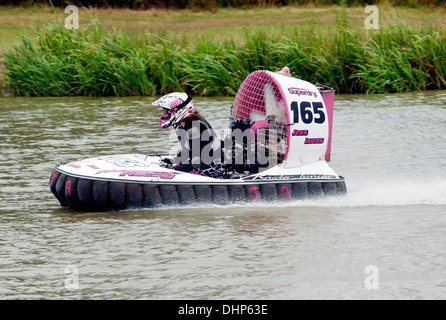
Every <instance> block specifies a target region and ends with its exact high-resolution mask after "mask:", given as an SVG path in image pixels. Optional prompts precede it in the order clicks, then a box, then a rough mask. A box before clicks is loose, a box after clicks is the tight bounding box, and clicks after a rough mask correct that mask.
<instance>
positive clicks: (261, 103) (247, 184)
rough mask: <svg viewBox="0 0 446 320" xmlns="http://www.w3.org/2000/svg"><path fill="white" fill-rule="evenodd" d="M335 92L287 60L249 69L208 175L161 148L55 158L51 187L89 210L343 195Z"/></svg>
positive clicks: (64, 201) (70, 203)
mask: <svg viewBox="0 0 446 320" xmlns="http://www.w3.org/2000/svg"><path fill="white" fill-rule="evenodd" d="M334 94H335V92H334V90H333V89H332V88H330V87H327V86H324V85H319V84H316V85H314V84H311V83H309V82H306V81H303V80H300V79H297V78H294V77H291V76H290V72H289V69H288V68H286V67H285V68H284V69H283V70H282V71H280V72H271V71H265V70H261V71H255V72H253V73H251V74H250V75H248V77H247V78H246V79H245V80H244V81H243V83H242V84H241V85H240V88H239V90H238V92H237V95H236V97H235V101H234V104H233V105H232V107H231V109H230V113H231V116H230V118H231V121H230V124H229V127H230V130H231V135H230V136H229V137H226V139H223V141H224V142H222V154H223V156H222V161H221V165H220V166H219V168H218V170H214V172H213V173H212V174H209V172H203V173H202V174H193V173H186V172H180V171H176V170H173V169H171V168H169V167H167V166H166V165H165V164H163V162H162V161H161V157H160V155H144V154H118V155H107V156H99V157H93V158H88V159H83V160H78V161H74V162H71V163H66V164H58V165H56V167H55V168H54V169H53V171H52V173H51V176H50V189H51V191H52V193H53V194H54V196H55V197H56V198H57V199H58V200H59V202H60V204H61V205H62V206H64V207H71V208H74V209H78V210H90V211H91V210H93V211H109V210H123V209H131V208H153V207H161V206H185V205H196V204H197V203H200V204H201V203H212V204H221V205H225V204H229V203H235V202H238V203H244V202H253V201H294V200H302V199H308V198H317V197H327V196H340V195H344V194H345V193H346V192H347V191H346V184H345V181H344V178H343V177H341V176H339V175H337V174H336V173H335V172H334V171H333V170H332V169H331V168H330V166H329V165H328V163H327V162H329V161H330V154H331V140H332V124H333V107H334ZM237 132H239V133H241V135H240V134H239V135H237V134H236V133H237ZM237 136H241V137H242V138H241V139H237ZM234 137H235V138H234Z"/></svg>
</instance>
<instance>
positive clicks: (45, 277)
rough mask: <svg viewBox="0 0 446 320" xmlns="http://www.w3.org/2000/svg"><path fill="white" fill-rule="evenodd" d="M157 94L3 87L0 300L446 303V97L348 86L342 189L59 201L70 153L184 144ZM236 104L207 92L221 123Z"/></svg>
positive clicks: (338, 148)
mask: <svg viewBox="0 0 446 320" xmlns="http://www.w3.org/2000/svg"><path fill="white" fill-rule="evenodd" d="M153 100H154V99H153V98H146V97H138V98H19V97H2V98H0V119H1V123H0V148H1V152H0V259H1V260H0V299H277V300H280V299H445V298H446V268H445V265H446V160H445V159H446V138H445V134H446V132H445V129H446V92H444V91H437V92H422V93H407V94H391V95H370V96H364V95H357V96H356V95H353V96H347V95H339V96H337V98H336V102H335V118H334V129H333V144H332V161H331V162H330V165H331V167H332V168H333V169H334V170H335V171H336V172H337V173H338V174H340V175H342V176H344V177H345V178H346V183H347V188H348V194H347V196H345V197H342V198H327V199H319V200H317V201H316V200H311V201H310V200H306V201H295V202H292V203H287V204H283V203H280V204H249V205H229V206H224V207H222V206H213V205H208V206H202V207H188V208H164V209H151V210H128V211H122V212H108V213H93V212H92V213H78V212H76V211H74V210H72V209H68V208H62V207H60V205H59V203H58V201H57V200H56V198H55V197H54V196H53V195H52V193H51V192H50V190H49V187H48V182H49V176H50V172H51V169H52V168H53V167H54V166H55V165H56V164H57V163H60V162H71V161H73V160H77V159H81V158H86V157H89V156H96V155H109V154H117V153H143V154H148V153H156V152H166V151H168V150H169V149H171V148H175V147H176V144H177V141H176V140H175V138H174V137H172V136H171V135H169V132H170V131H169V130H167V131H162V130H161V129H160V128H159V126H158V117H159V116H160V115H159V110H153V108H150V107H148V106H149V105H150V102H151V101H153ZM231 103H232V99H231V98H212V99H210V98H206V99H205V98H198V99H196V106H197V108H198V109H200V111H201V112H202V114H203V115H204V116H205V118H207V119H208V120H209V121H210V122H211V124H212V125H213V126H214V127H215V128H216V129H217V132H222V131H223V130H224V129H226V127H227V124H228V117H229V107H230V105H231ZM169 137H170V139H169Z"/></svg>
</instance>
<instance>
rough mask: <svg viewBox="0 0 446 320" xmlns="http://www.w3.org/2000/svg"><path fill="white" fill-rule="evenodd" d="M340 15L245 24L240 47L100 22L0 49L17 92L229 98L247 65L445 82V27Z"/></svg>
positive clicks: (323, 78)
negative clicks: (365, 22) (365, 27)
mask: <svg viewBox="0 0 446 320" xmlns="http://www.w3.org/2000/svg"><path fill="white" fill-rule="evenodd" d="M342 14H343V13H342V12H341V16H340V19H339V21H338V23H337V27H336V29H335V30H334V32H331V33H327V34H324V35H320V34H317V32H308V30H300V29H297V28H296V29H294V30H292V31H290V30H289V29H287V30H272V29H268V28H264V29H260V30H257V31H251V30H249V29H248V28H245V30H244V36H245V41H244V43H243V44H235V43H234V42H227V43H218V42H215V41H212V40H206V39H199V40H197V41H195V42H191V43H186V44H183V45H181V46H180V45H179V44H177V43H174V42H172V41H169V40H167V39H162V38H159V37H152V38H150V40H149V38H146V39H145V40H141V39H135V38H132V37H131V36H129V35H128V34H127V33H126V32H124V31H116V30H115V31H112V32H104V31H103V30H102V28H101V26H100V24H99V23H93V25H92V26H91V28H88V29H81V30H67V29H65V28H63V27H62V26H59V25H54V26H49V27H47V28H44V29H43V30H40V31H39V32H38V36H37V39H36V40H35V41H32V40H31V39H30V38H29V37H27V36H23V37H22V41H21V43H19V44H18V45H15V46H14V47H13V48H12V50H10V51H9V52H7V53H6V54H5V60H4V63H5V67H6V73H5V74H6V75H5V80H6V85H7V86H8V87H9V88H11V89H12V90H13V91H14V93H15V94H17V95H24V96H33V95H36V96H66V95H86V96H129V95H158V94H164V93H167V92H171V91H185V92H188V93H189V94H192V95H210V96H213V95H214V96H215V95H234V94H235V93H236V92H237V89H238V87H239V85H240V84H241V82H242V81H243V80H244V78H245V77H246V76H247V75H248V74H249V73H251V72H252V71H255V70H259V69H267V70H273V71H275V70H280V69H281V68H282V67H283V66H288V67H289V68H290V69H291V71H292V73H293V75H294V76H297V77H299V78H301V79H303V80H307V81H310V82H313V83H316V82H319V83H324V84H327V85H330V86H333V87H334V88H335V89H336V91H337V92H339V93H383V92H404V91H411V90H424V89H445V88H446V81H445V77H446V59H444V57H445V56H446V44H445V43H446V41H445V39H446V32H445V31H444V29H441V28H439V29H436V30H430V29H429V30H427V29H423V30H421V29H420V30H415V29H412V28H409V27H407V26H404V25H402V24H401V23H399V24H397V25H395V26H388V27H383V28H381V29H379V30H372V31H365V32H353V31H351V28H350V27H349V26H348V24H347V23H346V21H347V20H346V19H345V17H344V18H343V17H342Z"/></svg>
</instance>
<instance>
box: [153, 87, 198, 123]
mask: <svg viewBox="0 0 446 320" xmlns="http://www.w3.org/2000/svg"><path fill="white" fill-rule="evenodd" d="M152 106H153V107H161V108H163V116H162V117H161V118H160V120H159V122H160V126H161V128H163V129H166V128H168V127H170V126H171V125H175V124H177V123H180V122H181V121H183V120H184V118H186V117H187V116H188V115H190V114H192V113H193V112H194V102H193V101H192V98H191V97H189V96H188V95H187V94H186V93H184V92H172V93H169V94H166V95H165V96H163V97H161V98H159V99H158V100H156V101H155V102H153V103H152Z"/></svg>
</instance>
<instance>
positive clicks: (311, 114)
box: [291, 101, 325, 124]
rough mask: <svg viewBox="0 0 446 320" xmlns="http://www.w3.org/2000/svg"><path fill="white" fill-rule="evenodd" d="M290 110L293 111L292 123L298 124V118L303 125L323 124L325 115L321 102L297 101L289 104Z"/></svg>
mask: <svg viewBox="0 0 446 320" xmlns="http://www.w3.org/2000/svg"><path fill="white" fill-rule="evenodd" d="M291 110H292V111H293V123H299V118H300V119H301V120H302V122H303V123H307V124H308V123H312V122H313V120H314V122H315V123H324V122H325V113H324V105H323V104H322V102H309V101H302V102H301V103H300V108H299V104H298V102H297V101H293V102H291Z"/></svg>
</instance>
